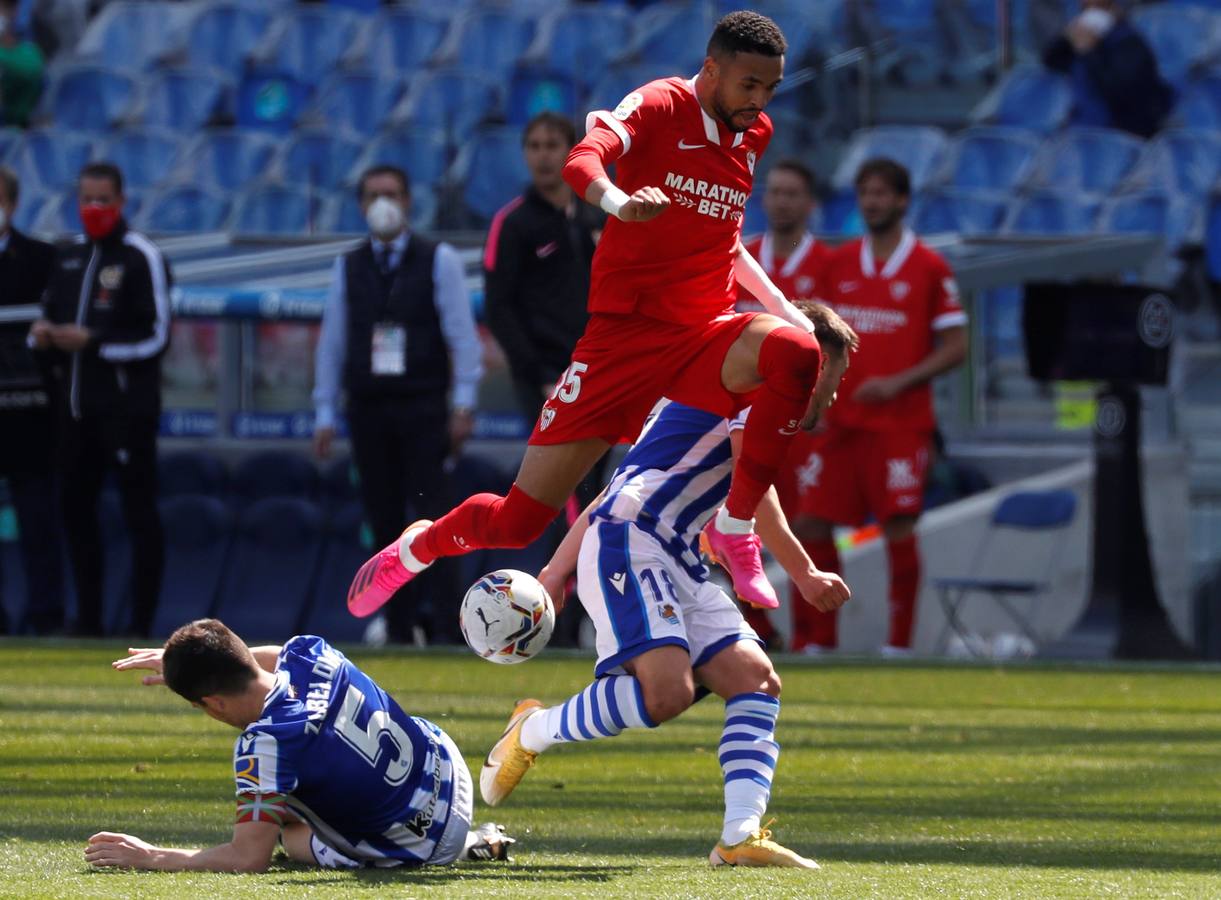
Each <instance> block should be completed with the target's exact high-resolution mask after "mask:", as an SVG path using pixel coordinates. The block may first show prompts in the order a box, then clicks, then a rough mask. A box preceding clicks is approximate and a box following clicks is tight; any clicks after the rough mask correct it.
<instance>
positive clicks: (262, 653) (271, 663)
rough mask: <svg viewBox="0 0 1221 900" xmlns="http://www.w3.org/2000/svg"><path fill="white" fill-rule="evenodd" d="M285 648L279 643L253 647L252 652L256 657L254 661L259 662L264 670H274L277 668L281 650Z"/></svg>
mask: <svg viewBox="0 0 1221 900" xmlns="http://www.w3.org/2000/svg"><path fill="white" fill-rule="evenodd" d="M283 649H284V648H283V647H281V646H280V645H279V644H268V645H266V646H264V647H251V648H250V654H251V655H252V656H253V657H254V661H255V662H256V663H258V664H259V668H260V669H262V670H263V671H264V672H274V671H275V670H276V662H277V661H278V660H279V658H280V651H281V650H283Z"/></svg>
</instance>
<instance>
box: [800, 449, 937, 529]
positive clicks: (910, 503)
mask: <svg viewBox="0 0 1221 900" xmlns="http://www.w3.org/2000/svg"><path fill="white" fill-rule="evenodd" d="M931 441H932V435H931V434H929V433H928V432H927V431H864V430H862V429H850V428H835V427H832V428H829V429H827V430H826V431H820V432H817V433H815V434H803V435H800V436H799V437H798V438H797V439H796V440H795V441H794V442H793V444H794V446H793V450H792V452H791V454H790V456H789V461H790V462H791V463H792V464H793V468H792V472H793V474H794V476H795V481H796V484H795V485H794V490H795V499H796V502H795V504H794V505H795V507H796V512H798V513H801V514H804V515H808V516H814V517H816V518H819V519H826V520H828V521H830V522H835V523H836V524H839V525H862V524H864V522H865V520H866V519H867V518H868V517H869V516H870V515H871V514H872V515H873V517H874V518H875V519H876V520H877V521H879V522H885V521H886V520H888V519H891V518H894V517H895V516H914V515H919V513H920V510H921V509H922V508H923V506H924V479H925V475H926V474H927V473H928V451H929V447H930V445H931Z"/></svg>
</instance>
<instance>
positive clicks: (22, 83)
mask: <svg viewBox="0 0 1221 900" xmlns="http://www.w3.org/2000/svg"><path fill="white" fill-rule="evenodd" d="M42 70H43V58H42V51H41V50H39V49H38V45H37V44H35V43H34V42H33V41H29V40H26V39H25V38H24V37H23V36H22V35H21V34H20V33H19V31H18V27H17V4H16V3H13V2H12V0H0V125H16V126H19V127H21V128H25V127H26V126H27V125H29V124H30V115H31V114H32V113H33V112H34V107H36V106H37V105H38V97H39V95H41V94H42Z"/></svg>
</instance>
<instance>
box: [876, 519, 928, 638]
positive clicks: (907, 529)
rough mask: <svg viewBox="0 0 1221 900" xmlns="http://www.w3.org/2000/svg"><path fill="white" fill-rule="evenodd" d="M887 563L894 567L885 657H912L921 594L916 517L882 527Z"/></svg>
mask: <svg viewBox="0 0 1221 900" xmlns="http://www.w3.org/2000/svg"><path fill="white" fill-rule="evenodd" d="M882 535H883V537H885V538H886V559H887V562H888V563H889V566H890V594H889V597H890V634H889V637H888V638H887V640H886V645H885V646H884V647H882V655H883V656H889V657H905V656H910V655H911V643H912V631H913V629H914V628H915V624H916V622H915V618H916V597H917V595H918V594H919V591H920V548H919V545H918V544H917V541H916V517H915V516H892V517H890V518H889V519H887V520H886V521H885V522H883V523H882Z"/></svg>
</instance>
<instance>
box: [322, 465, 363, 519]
mask: <svg viewBox="0 0 1221 900" xmlns="http://www.w3.org/2000/svg"><path fill="white" fill-rule="evenodd" d="M358 479H359V476H358V474H357V472H356V464H355V463H353V462H352V457H350V456H345V457H343V458H341V459H337V460H334V461H333V462H331V463H329V464H328V465H326V466H325V467H324V468H323V470H322V478H321V479H320V481H319V485H320V486H321V500H322V504H323V506H324V507H325V508H327V509H332V510H335V509H339V508H340V507H342V506H347V505H348V504H349V503H355V502H356V501H357V499H358V497H357V490H356V487H357V481H358Z"/></svg>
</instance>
